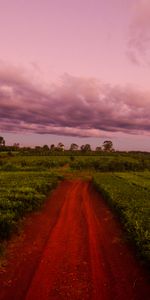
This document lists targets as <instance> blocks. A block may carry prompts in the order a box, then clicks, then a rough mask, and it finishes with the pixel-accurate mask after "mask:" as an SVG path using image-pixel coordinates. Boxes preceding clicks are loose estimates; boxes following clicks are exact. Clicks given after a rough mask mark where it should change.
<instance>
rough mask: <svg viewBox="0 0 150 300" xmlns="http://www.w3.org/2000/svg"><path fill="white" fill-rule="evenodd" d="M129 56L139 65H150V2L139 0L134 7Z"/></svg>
mask: <svg viewBox="0 0 150 300" xmlns="http://www.w3.org/2000/svg"><path fill="white" fill-rule="evenodd" d="M127 56H128V58H129V59H130V61H131V62H132V63H134V64H136V65H137V64H138V65H150V60H149V57H150V1H149V0H138V1H136V3H135V5H134V7H133V15H132V21H131V24H130V30H129V39H128V51H127Z"/></svg>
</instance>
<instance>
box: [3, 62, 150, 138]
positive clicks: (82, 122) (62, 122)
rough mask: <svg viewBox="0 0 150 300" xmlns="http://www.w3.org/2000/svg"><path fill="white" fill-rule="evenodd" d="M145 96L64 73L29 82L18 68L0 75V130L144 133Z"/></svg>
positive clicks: (147, 123)
mask: <svg viewBox="0 0 150 300" xmlns="http://www.w3.org/2000/svg"><path fill="white" fill-rule="evenodd" d="M149 98H150V93H143V92H141V91H138V90H134V89H131V88H129V87H126V88H123V87H121V86H111V85H109V84H104V83H102V82H100V81H98V80H97V79H93V78H79V77H74V76H71V75H69V74H64V75H63V76H62V77H61V79H60V81H59V84H55V85H54V84H53V85H50V86H49V89H44V88H43V86H42V85H41V86H40V85H39V84H37V86H36V84H35V82H34V83H32V80H30V79H27V76H25V74H23V73H22V72H20V70H19V69H16V68H14V69H13V68H12V67H11V68H10V70H9V68H8V67H7V68H6V69H3V70H2V68H1V71H0V120H1V122H0V130H1V131H5V132H19V133H21V132H22V133H23V132H26V133H27V132H32V133H39V134H47V133H49V134H59V135H66V136H80V137H103V136H106V135H108V134H111V133H117V132H123V133H129V134H130V133H131V134H141V132H142V134H147V135H148V134H149V131H150V120H149V112H150V101H149Z"/></svg>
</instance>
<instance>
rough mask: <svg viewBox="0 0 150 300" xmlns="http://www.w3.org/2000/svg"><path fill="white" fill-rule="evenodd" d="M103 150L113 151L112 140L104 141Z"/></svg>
mask: <svg viewBox="0 0 150 300" xmlns="http://www.w3.org/2000/svg"><path fill="white" fill-rule="evenodd" d="M103 150H104V151H106V152H112V151H114V149H113V143H112V141H104V143H103Z"/></svg>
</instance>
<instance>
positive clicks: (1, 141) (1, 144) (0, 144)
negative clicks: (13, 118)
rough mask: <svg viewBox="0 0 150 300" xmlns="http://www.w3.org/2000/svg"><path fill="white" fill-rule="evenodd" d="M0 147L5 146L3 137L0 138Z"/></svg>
mask: <svg viewBox="0 0 150 300" xmlns="http://www.w3.org/2000/svg"><path fill="white" fill-rule="evenodd" d="M0 146H5V140H4V138H3V136H0Z"/></svg>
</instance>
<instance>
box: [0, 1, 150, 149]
mask: <svg viewBox="0 0 150 300" xmlns="http://www.w3.org/2000/svg"><path fill="white" fill-rule="evenodd" d="M0 41H1V43H0V44H1V46H0V135H1V136H3V137H4V138H5V140H6V144H8V145H12V144H13V143H15V142H19V143H20V144H21V145H22V146H35V145H44V144H48V145H51V144H52V143H55V144H57V143H59V142H62V143H64V144H65V146H66V147H69V145H70V144H71V143H78V144H79V145H81V144H85V143H90V144H91V145H92V147H93V148H94V147H95V146H101V145H102V143H103V142H104V141H105V140H108V139H110V140H112V142H113V144H114V147H115V149H117V150H142V151H150V1H149V0H132V1H131V0H121V1H120V0H113V1H110V0H82V1H81V0H55V1H53V0H11V1H10V0H0Z"/></svg>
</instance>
